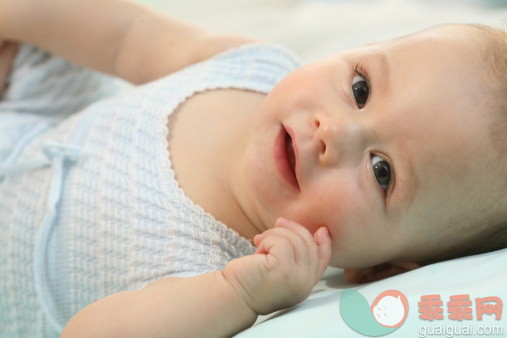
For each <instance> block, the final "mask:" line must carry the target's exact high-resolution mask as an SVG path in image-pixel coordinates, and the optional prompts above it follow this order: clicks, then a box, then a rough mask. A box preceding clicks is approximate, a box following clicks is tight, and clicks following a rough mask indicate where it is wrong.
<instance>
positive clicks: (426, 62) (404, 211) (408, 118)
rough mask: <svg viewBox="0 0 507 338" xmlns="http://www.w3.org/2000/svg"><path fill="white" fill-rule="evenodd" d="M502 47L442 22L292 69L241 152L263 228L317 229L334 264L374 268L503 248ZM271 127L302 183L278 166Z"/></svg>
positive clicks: (506, 96)
mask: <svg viewBox="0 0 507 338" xmlns="http://www.w3.org/2000/svg"><path fill="white" fill-rule="evenodd" d="M506 55H507V36H506V33H505V32H503V31H501V30H498V29H494V28H489V27H486V26H481V25H464V24H457V25H444V26H439V27H434V28H430V29H426V30H424V31H421V32H418V33H415V34H412V35H408V36H403V37H400V38H396V39H393V40H389V41H386V42H381V43H375V44H369V45H367V46H364V47H362V48H358V49H354V50H349V51H345V52H343V53H340V54H337V55H333V56H331V57H328V58H326V59H324V60H320V61H317V62H314V63H311V64H309V65H306V66H304V67H301V68H300V69H298V70H296V71H295V72H293V73H292V74H290V75H289V76H287V77H286V78H285V79H283V80H282V81H281V82H280V83H279V84H278V85H277V86H276V87H275V89H274V90H273V91H272V92H271V93H270V94H269V95H268V97H267V99H266V101H265V103H264V105H263V107H262V108H261V112H260V114H259V116H258V119H257V121H256V125H255V126H254V130H253V133H252V136H251V139H250V143H249V144H248V146H247V151H246V155H245V162H244V163H245V165H244V168H245V169H244V174H245V177H246V180H247V183H248V186H249V189H250V191H251V194H252V196H253V198H254V199H255V203H256V204H257V210H258V213H259V214H260V215H261V218H262V219H263V221H264V223H265V224H274V219H276V217H278V216H284V217H287V218H291V219H294V220H295V221H297V222H299V223H301V224H303V225H305V226H306V227H308V228H309V229H310V230H311V231H314V230H316V229H317V228H318V227H319V226H320V225H326V226H328V228H329V230H330V233H331V236H332V239H333V255H332V257H331V264H332V265H335V266H339V267H343V268H346V269H352V271H355V270H356V269H363V268H369V267H374V266H376V268H375V269H370V270H368V272H372V271H377V272H380V273H373V275H376V276H380V275H382V274H384V275H385V276H387V275H389V274H391V273H393V271H394V273H395V272H397V271H401V270H403V269H405V268H412V267H414V266H417V264H427V263H430V262H435V261H439V260H445V259H450V258H455V257H460V256H465V255H469V254H475V253H480V252H485V251H492V250H495V249H499V248H503V247H506V246H507V194H506V192H507V59H506ZM282 126H283V128H282ZM280 131H281V132H282V134H283V133H284V132H285V131H287V133H288V134H287V135H290V136H291V138H289V137H288V136H287V137H286V138H285V139H286V140H287V143H286V145H287V146H288V148H289V150H288V152H289V153H290V147H291V144H292V145H293V147H294V151H295V153H296V163H295V173H296V177H297V186H294V185H291V184H289V183H288V181H290V178H289V179H284V178H283V175H281V174H280V170H278V169H277V168H278V167H280V166H281V165H280V163H282V167H283V161H281V162H280V163H278V164H277V160H273V144H274V143H275V142H274V140H275V139H276V137H277V135H280V134H279V133H280ZM275 157H276V156H275ZM290 162H291V161H289V163H290ZM282 171H283V170H282ZM405 262H414V263H417V264H408V263H405ZM382 263H388V264H382ZM380 264H381V265H380ZM351 279H354V278H353V277H352V278H351Z"/></svg>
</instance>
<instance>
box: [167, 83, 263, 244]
mask: <svg viewBox="0 0 507 338" xmlns="http://www.w3.org/2000/svg"><path fill="white" fill-rule="evenodd" d="M264 98H265V95H264V94H259V93H254V92H247V91H240V90H214V91H209V92H205V93H202V94H198V95H195V96H193V97H191V98H190V99H188V100H187V102H185V103H184V104H182V106H181V107H179V108H178V109H177V110H176V111H175V112H174V113H173V115H171V118H170V120H169V129H170V132H169V136H170V140H169V145H170V152H171V162H172V164H173V170H174V171H175V172H176V178H177V180H178V183H179V185H180V186H181V188H182V189H183V190H184V192H185V194H186V195H187V196H188V197H189V198H190V199H191V200H193V201H194V203H196V204H198V205H200V206H201V207H202V208H203V209H204V210H205V211H207V212H208V213H210V214H211V215H213V216H214V217H215V218H216V219H217V220H219V221H221V222H223V223H224V224H226V225H227V226H228V227H230V228H231V229H233V230H235V231H237V232H238V233H239V234H240V235H241V236H243V237H245V238H249V239H251V238H253V236H255V235H256V234H257V233H259V232H261V231H263V230H264V226H263V224H262V222H261V221H260V219H259V218H258V216H257V213H256V210H255V207H254V205H255V204H254V201H253V199H252V198H251V196H250V194H249V189H248V187H247V186H246V183H245V180H244V176H243V170H242V168H243V167H242V160H243V156H244V153H245V148H246V145H247V143H248V141H249V139H250V134H251V131H252V127H253V125H254V122H255V119H256V116H257V113H258V111H259V109H260V106H261V104H262V102H263V101H264Z"/></svg>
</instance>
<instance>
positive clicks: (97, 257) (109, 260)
mask: <svg viewBox="0 0 507 338" xmlns="http://www.w3.org/2000/svg"><path fill="white" fill-rule="evenodd" d="M297 65H298V61H297V59H296V58H295V57H294V56H293V55H292V54H291V53H290V52H288V51H286V50H285V49H283V48H281V47H278V46H276V45H269V44H250V45H245V46H242V47H239V48H236V49H233V50H230V51H227V52H224V53H221V54H219V55H217V56H215V57H214V58H212V59H209V60H207V61H205V62H202V63H199V64H195V65H193V66H190V67H187V68H185V69H184V70H182V71H179V72H177V73H174V74H171V75H169V76H166V77H163V78H161V79H159V80H156V81H153V82H150V83H148V84H145V85H142V86H139V87H133V86H130V85H128V84H127V83H124V82H122V81H119V80H115V79H113V78H111V77H107V76H104V75H101V74H98V73H95V72H91V71H89V70H84V69H82V68H79V67H76V66H73V65H71V64H70V63H67V62H65V61H63V60H62V59H58V58H54V57H49V56H48V55H47V54H44V53H43V52H41V51H39V50H37V49H34V48H32V47H29V46H23V48H22V50H21V52H20V54H19V55H18V57H17V59H16V65H15V67H16V69H15V71H14V73H13V75H12V84H11V87H10V89H9V91H8V92H7V93H6V95H5V97H4V101H1V102H0V132H3V131H5V133H4V135H8V136H5V137H3V138H0V141H1V142H2V144H0V161H4V160H5V159H6V158H7V157H8V156H9V154H12V152H13V149H14V148H15V147H16V145H18V148H19V149H21V151H19V154H18V155H17V156H16V157H15V161H13V162H12V161H11V162H12V163H11V164H10V166H11V168H16V167H15V165H18V164H20V163H22V164H23V163H30V162H31V161H32V162H33V161H36V160H37V159H39V158H41V156H43V155H41V152H43V151H45V150H47V148H48V146H47V144H48V141H50V142H56V143H57V144H63V145H65V144H68V143H69V140H70V139H71V138H72V137H73V136H74V133H76V130H79V132H80V133H81V134H82V137H80V138H78V143H79V144H78V146H79V156H78V158H77V159H73V160H72V161H66V162H64V166H63V169H64V170H63V175H62V178H61V184H62V185H61V186H62V188H61V191H60V193H61V196H60V199H59V203H58V204H57V205H56V210H57V213H56V216H55V219H54V222H53V223H52V228H51V232H50V236H49V241H48V246H47V252H45V253H44V255H43V256H42V261H43V262H45V263H44V264H43V266H42V268H43V269H44V271H46V273H47V278H48V281H49V290H48V292H47V294H45V295H41V294H40V292H38V291H36V290H35V286H34V267H33V266H34V243H35V241H36V238H37V236H38V231H39V230H40V226H41V223H42V222H43V219H44V216H45V215H47V213H48V191H49V189H50V187H51V185H52V180H54V174H55V173H54V170H53V169H52V167H41V168H36V169H32V170H24V171H21V172H17V173H10V174H7V175H4V177H3V179H2V178H1V177H0V276H1V278H0V295H1V296H0V337H17V336H19V337H41V336H45V337H53V336H55V337H56V336H57V335H58V332H57V330H56V329H55V328H54V327H53V326H52V325H51V323H50V321H48V316H54V319H55V321H57V322H58V323H59V324H61V325H65V323H66V322H67V321H68V320H69V319H70V318H71V317H72V316H73V315H74V314H75V313H76V312H78V311H79V310H80V309H82V308H83V307H84V306H86V305H87V304H89V303H92V302H94V301H96V300H98V299H100V298H103V297H105V296H107V295H109V294H112V293H116V292H120V291H125V290H133V289H139V288H142V287H143V286H145V285H146V284H148V283H150V282H152V281H155V280H157V279H160V278H163V277H166V276H193V275H197V274H202V273H206V272H210V271H215V270H219V269H222V268H223V267H224V266H225V264H226V263H227V262H228V261H229V260H231V259H234V258H237V257H241V256H243V255H247V254H251V253H252V252H253V249H254V248H253V246H252V245H251V244H250V242H249V241H248V240H246V239H244V238H242V237H240V236H239V235H238V234H237V233H236V232H235V231H233V230H231V229H229V228H228V227H227V226H226V225H225V224H223V223H221V222H219V221H218V220H216V219H215V218H214V217H213V216H212V215H210V214H208V213H207V212H205V211H204V210H203V209H202V208H201V207H200V206H198V205H196V204H195V203H193V202H192V201H191V200H190V199H188V198H187V197H186V196H185V194H184V192H183V191H182V190H181V188H180V187H179V186H178V183H177V181H176V179H175V174H174V172H173V170H172V169H171V163H170V156H169V151H168V144H167V136H168V132H169V131H168V130H167V119H168V116H169V115H170V114H171V113H172V112H173V111H174V110H175V109H176V108H177V107H178V106H179V105H180V104H181V103H182V102H183V101H184V100H185V99H187V98H188V97H190V96H192V95H194V94H195V93H197V92H202V91H205V90H211V89H217V88H243V89H248V90H254V91H258V92H264V93H267V92H269V91H270V90H271V89H272V88H273V86H274V85H275V84H276V83H277V82H278V81H279V80H280V79H281V78H282V77H284V76H285V75H287V74H288V73H289V72H291V71H292V70H294V69H295V68H296V67H297ZM30 70H31V71H33V72H32V73H31V72H30ZM72 72H74V73H72ZM31 74H35V75H34V76H33V77H32V76H31ZM58 74H59V75H58ZM69 74H73V75H69ZM112 95H114V96H112ZM104 97H105V98H104ZM101 98H104V99H101ZM100 99H101V100H100ZM96 100H98V101H97V102H95V101H96ZM92 102H95V103H92ZM240 111H241V110H240V109H238V112H240ZM72 112H76V113H74V114H70V113H72ZM83 120H88V123H89V121H92V123H91V124H90V126H86V127H83V125H84V124H83ZM7 126H8V127H7ZM41 126H42V128H41ZM36 128H40V129H41V130H40V131H39V130H38V129H36ZM34 130H35V131H36V132H34V136H33V137H32V136H30V138H28V141H27V142H26V145H23V147H20V146H19V140H20V139H22V138H23V136H26V135H27V133H29V132H30V131H34ZM83 130H84V132H83ZM7 131H9V132H7ZM2 155H3V156H2ZM0 163H1V162H0ZM4 169H5V168H4ZM35 258H37V257H35ZM38 258H39V260H40V259H41V257H38ZM44 298H47V299H50V300H51V302H52V303H53V304H54V307H53V308H52V310H51V311H49V312H51V313H49V314H48V313H47V312H48V311H45V310H44V309H43V308H42V307H41V299H44Z"/></svg>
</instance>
